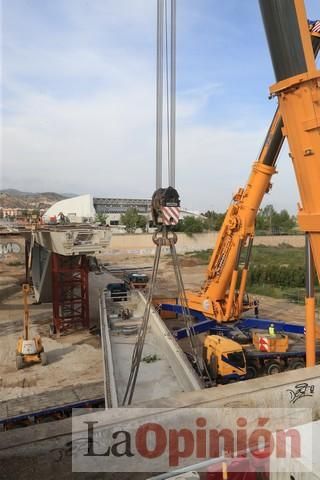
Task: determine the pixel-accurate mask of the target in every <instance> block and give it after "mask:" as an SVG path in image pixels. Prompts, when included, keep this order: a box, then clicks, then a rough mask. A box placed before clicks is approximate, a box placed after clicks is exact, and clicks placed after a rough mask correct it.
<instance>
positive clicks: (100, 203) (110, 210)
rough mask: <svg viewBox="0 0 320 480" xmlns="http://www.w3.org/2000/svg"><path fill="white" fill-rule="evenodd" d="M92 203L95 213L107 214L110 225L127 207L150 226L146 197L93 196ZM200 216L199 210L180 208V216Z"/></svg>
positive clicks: (118, 223)
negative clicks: (145, 218)
mask: <svg viewBox="0 0 320 480" xmlns="http://www.w3.org/2000/svg"><path fill="white" fill-rule="evenodd" d="M93 205H94V208H95V210H96V213H97V214H104V215H107V224H108V225H110V226H117V225H120V218H121V215H122V214H123V213H126V211H127V210H128V209H129V208H135V209H136V210H137V211H138V212H139V213H140V214H141V215H144V216H146V217H147V220H148V222H149V226H151V200H150V199H147V198H101V197H99V198H94V199H93ZM188 216H190V217H196V218H199V217H200V218H202V215H201V214H200V213H199V212H194V211H191V210H186V209H184V208H181V210H180V218H184V217H188Z"/></svg>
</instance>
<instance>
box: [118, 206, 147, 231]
mask: <svg viewBox="0 0 320 480" xmlns="http://www.w3.org/2000/svg"><path fill="white" fill-rule="evenodd" d="M120 222H121V223H122V225H124V226H125V227H126V231H127V232H128V233H134V232H135V231H136V230H137V228H141V229H142V230H143V231H145V229H146V226H147V220H146V218H145V217H144V216H143V215H140V214H139V212H138V210H137V209H136V208H128V210H127V211H126V213H123V214H122V215H121V217H120Z"/></svg>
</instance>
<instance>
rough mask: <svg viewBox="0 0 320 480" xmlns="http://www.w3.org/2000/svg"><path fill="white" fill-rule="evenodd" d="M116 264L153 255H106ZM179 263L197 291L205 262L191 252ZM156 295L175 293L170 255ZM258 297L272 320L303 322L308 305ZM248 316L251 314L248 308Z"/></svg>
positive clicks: (141, 260) (186, 282)
mask: <svg viewBox="0 0 320 480" xmlns="http://www.w3.org/2000/svg"><path fill="white" fill-rule="evenodd" d="M106 260H107V261H108V262H109V263H112V264H113V265H119V266H120V265H122V266H134V265H143V266H150V265H152V262H153V259H152V258H151V257H142V256H141V257H139V256H135V257H129V256H124V257H111V258H110V257H109V258H107V259H106ZM180 267H181V273H182V278H183V280H184V285H185V288H186V289H187V290H192V291H195V292H196V291H198V290H199V289H200V287H201V285H202V283H203V282H204V280H205V276H206V265H203V264H202V265H199V263H198V261H197V259H196V258H190V257H188V256H186V257H181V258H180ZM156 287H157V288H156V295H168V293H169V294H172V295H174V294H175V293H176V283H175V276H174V272H173V268H172V265H171V261H170V259H169V257H167V256H164V257H162V258H161V261H160V267H159V275H158V281H157V285H156ZM255 298H257V299H258V300H259V304H260V306H259V315H260V316H261V317H263V318H272V319H273V320H279V321H285V322H292V323H299V324H302V323H304V322H305V309H304V306H303V305H296V304H294V303H290V302H288V301H287V300H281V299H275V298H271V297H266V296H263V295H255ZM248 316H252V313H251V312H248ZM317 320H318V322H319V321H320V316H319V311H317Z"/></svg>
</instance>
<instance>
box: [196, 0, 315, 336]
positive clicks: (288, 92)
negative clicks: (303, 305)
mask: <svg viewBox="0 0 320 480" xmlns="http://www.w3.org/2000/svg"><path fill="white" fill-rule="evenodd" d="M264 3H265V9H268V8H270V9H271V11H272V9H273V11H276V12H277V11H278V10H277V8H276V7H275V4H277V5H278V6H279V5H280V10H281V8H282V6H283V8H284V16H285V15H286V9H287V8H289V7H290V8H291V9H292V8H293V12H291V14H292V15H295V16H297V15H299V28H300V29H301V35H302V38H303V48H304V49H305V50H304V51H305V55H306V58H307V63H306V65H307V66H306V69H307V70H306V71H305V72H304V73H299V75H297V76H294V77H293V78H289V79H284V80H282V81H281V82H280V83H278V84H276V85H275V86H274V87H272V88H271V92H272V95H277V96H279V106H278V108H277V111H276V113H275V115H274V118H273V120H272V123H271V126H270V128H269V131H268V133H267V135H266V138H265V141H264V144H263V147H262V150H261V152H260V154H259V156H258V159H257V161H256V162H255V163H254V164H253V167H252V171H251V174H250V176H249V179H248V182H247V184H246V186H245V188H240V189H239V190H238V191H237V193H236V194H235V195H234V196H233V199H232V202H231V204H230V206H229V208H228V211H227V213H226V216H225V219H224V222H223V225H222V227H221V230H220V232H219V235H218V239H217V242H216V245H215V248H214V250H213V253H212V256H211V260H210V262H209V265H208V269H207V277H206V280H205V282H204V284H203V286H202V288H201V290H200V291H199V292H187V301H188V306H189V308H190V309H193V310H197V311H200V312H202V313H203V314H204V315H205V316H206V317H208V318H213V319H215V320H217V321H218V322H229V321H233V320H237V319H238V318H239V317H240V316H241V314H242V313H243V312H244V311H246V310H248V309H249V308H252V307H253V302H252V300H250V299H247V301H246V302H244V298H245V287H246V280H247V273H248V268H249V261H250V253H251V247H252V243H253V238H254V233H255V221H256V215H257V212H258V209H259V207H260V204H261V201H262V199H263V197H264V195H265V193H267V192H269V190H270V188H271V186H272V185H271V183H270V181H271V178H272V176H273V175H274V173H276V168H275V165H276V161H277V158H278V155H279V152H280V150H281V147H282V144H283V141H284V138H285V137H286V136H287V137H288V142H289V146H290V148H291V156H292V160H293V164H294V167H295V172H296V176H297V182H298V185H299V189H300V193H301V200H302V202H303V209H302V208H301V210H300V213H299V224H300V227H301V229H302V230H304V231H308V232H310V241H311V246H312V252H313V256H314V258H316V268H317V272H318V276H319V273H320V255H319V252H320V234H319V233H318V231H317V228H318V229H319V231H320V220H319V219H320V195H319V185H320V174H319V172H320V156H319V153H320V152H319V149H320V137H319V126H318V122H319V121H318V118H320V117H319V116H318V115H319V113H320V112H319V113H317V111H319V110H320V103H319V98H320V93H319V92H318V90H319V80H318V74H319V72H317V70H316V68H315V61H314V56H315V55H317V53H318V51H319V47H320V38H319V33H314V32H311V34H310V32H309V29H308V23H307V19H306V15H305V12H304V5H303V0H294V1H292V2H291V1H290V2H289V3H288V2H287V0H286V1H285V2H281V1H279V0H271V1H270V2H269V1H266V2H263V0H261V1H260V4H263V5H264ZM270 4H272V5H271V6H270ZM284 4H285V5H284ZM273 22H274V19H272V20H271V27H270V32H271V35H272V24H273ZM288 29H289V30H290V27H288ZM279 35H280V34H279ZM295 35H296V36H298V35H300V32H299V29H298V30H297V31H296V32H295ZM279 38H280V36H278V37H277V40H278V41H279ZM283 41H284V43H285V44H286V45H291V43H290V42H289V41H286V40H285V39H283ZM277 48H278V49H279V45H278V44H277V43H275V45H274V49H275V51H277ZM288 49H289V47H288ZM289 54H290V51H289V52H286V53H285V54H284V55H283V58H281V59H280V60H279V59H278V64H279V62H282V63H285V58H284V57H285V55H289ZM291 55H292V52H291ZM287 62H288V63H290V60H287ZM302 63H303V62H302ZM289 73H290V72H289ZM318 224H319V226H318ZM244 246H247V255H246V259H245V263H244V267H243V268H242V271H241V272H239V270H240V255H241V251H242V249H243V247H244ZM311 297H312V295H310V298H311ZM307 308H309V309H310V310H312V309H313V300H312V299H309V300H308V302H307ZM309 331H310V327H309Z"/></svg>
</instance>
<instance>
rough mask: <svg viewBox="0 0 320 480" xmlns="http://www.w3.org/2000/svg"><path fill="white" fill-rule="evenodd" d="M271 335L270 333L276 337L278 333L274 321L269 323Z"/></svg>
mask: <svg viewBox="0 0 320 480" xmlns="http://www.w3.org/2000/svg"><path fill="white" fill-rule="evenodd" d="M269 335H270V336H271V337H275V335H276V330H275V328H274V324H273V323H270V325H269Z"/></svg>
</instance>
